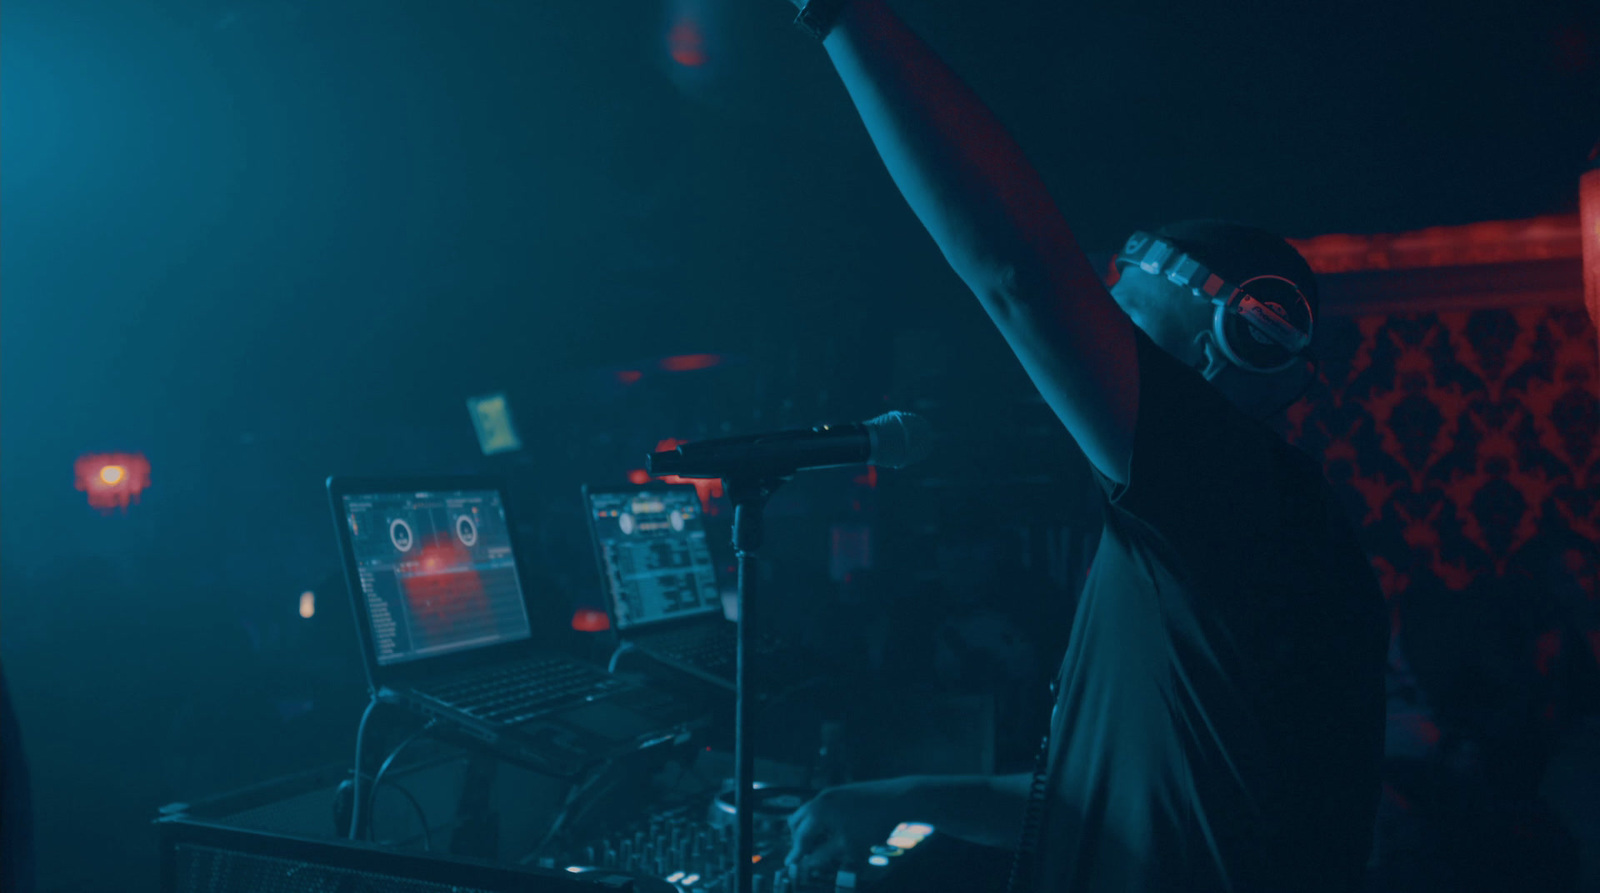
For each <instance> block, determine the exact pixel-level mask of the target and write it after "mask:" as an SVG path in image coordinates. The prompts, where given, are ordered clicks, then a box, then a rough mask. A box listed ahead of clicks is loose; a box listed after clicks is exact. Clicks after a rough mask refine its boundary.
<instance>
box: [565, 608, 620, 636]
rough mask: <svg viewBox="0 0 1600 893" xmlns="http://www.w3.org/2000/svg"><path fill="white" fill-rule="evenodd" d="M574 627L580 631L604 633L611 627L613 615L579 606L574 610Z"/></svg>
mask: <svg viewBox="0 0 1600 893" xmlns="http://www.w3.org/2000/svg"><path fill="white" fill-rule="evenodd" d="M572 628H573V629H575V630H577V631H578V632H580V633H603V632H605V631H606V630H608V629H610V628H611V617H610V616H608V615H607V614H606V612H604V611H597V610H595V609H594V608H579V609H578V610H576V611H574V612H572Z"/></svg>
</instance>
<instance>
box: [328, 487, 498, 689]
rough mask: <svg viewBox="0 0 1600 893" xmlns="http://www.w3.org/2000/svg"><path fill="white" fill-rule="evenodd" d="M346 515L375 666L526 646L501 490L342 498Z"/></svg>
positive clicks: (383, 494)
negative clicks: (487, 647) (495, 646)
mask: <svg viewBox="0 0 1600 893" xmlns="http://www.w3.org/2000/svg"><path fill="white" fill-rule="evenodd" d="M344 508H345V519H346V522H347V523H348V524H349V525H350V535H351V540H352V544H353V546H354V551H355V558H356V567H357V572H358V575H359V579H360V581H361V590H362V593H363V595H364V596H365V602H366V606H367V621H368V623H369V624H370V629H371V631H372V640H373V645H374V650H375V651H376V652H377V659H378V663H379V664H385V665H387V664H394V663H401V662H403V661H409V660H416V659H417V658H422V657H436V656H439V655H442V654H448V653H450V652H453V651H459V650H461V649H464V648H472V647H475V646H483V645H491V644H496V643H500V642H509V641H514V640H517V639H525V638H528V636H529V625H528V611H527V605H526V604H525V603H524V601H523V596H522V583H521V581H520V580H519V579H518V578H517V568H516V563H515V561H514V560H513V557H512V551H511V531H510V529H509V528H508V526H507V524H506V516H505V508H504V506H503V505H502V504H501V502H500V494H499V493H498V492H496V491H493V490H488V491H464V492H437V493H379V494H368V495H359V496H346V497H344Z"/></svg>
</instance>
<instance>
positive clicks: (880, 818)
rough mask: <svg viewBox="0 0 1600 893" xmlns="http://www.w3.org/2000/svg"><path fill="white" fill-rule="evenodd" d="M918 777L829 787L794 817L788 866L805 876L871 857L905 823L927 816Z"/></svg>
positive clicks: (796, 812)
mask: <svg viewBox="0 0 1600 893" xmlns="http://www.w3.org/2000/svg"><path fill="white" fill-rule="evenodd" d="M917 789H918V785H917V782H916V780H915V779H914V778H887V779H883V780H880V781H867V782H860V783H857V784H847V785H840V786H839V787H836V788H828V789H827V790H824V791H823V792H822V793H820V794H818V795H817V796H816V797H814V798H812V800H811V802H809V803H807V804H806V805H804V806H802V807H800V808H799V809H798V810H796V811H795V813H794V815H792V816H790V817H789V834H790V838H791V839H792V840H793V841H794V845H793V846H792V847H791V848H790V850H789V856H788V858H787V859H785V860H784V864H785V865H787V866H789V867H790V870H791V871H797V872H798V873H799V875H800V876H801V877H808V876H813V875H817V874H820V873H822V872H826V871H830V870H832V869H834V868H837V867H839V866H840V865H851V864H854V863H857V862H861V861H863V860H864V859H865V858H866V855H867V853H868V851H869V850H870V849H871V847H872V846H873V845H874V844H880V843H883V841H884V840H885V839H886V838H887V837H888V836H889V832H891V831H893V830H894V828H895V826H896V825H898V824H899V823H900V822H904V821H911V820H917V819H920V818H922V817H921V816H918V815H911V814H910V812H914V811H915V810H916V809H917V803H916V801H917V796H916V792H917Z"/></svg>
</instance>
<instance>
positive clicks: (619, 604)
mask: <svg viewBox="0 0 1600 893" xmlns="http://www.w3.org/2000/svg"><path fill="white" fill-rule="evenodd" d="M589 523H590V524H592V525H594V533H595V542H596V545H597V547H598V548H599V551H600V561H601V564H602V565H603V571H604V573H605V578H606V588H607V590H608V594H609V595H610V597H611V610H612V614H613V615H614V617H615V619H616V625H617V628H618V629H627V628H629V627H634V626H639V625H640V624H647V623H652V622H655V621H661V620H675V619H678V618H682V617H691V616H696V615H700V614H709V613H712V612H717V611H721V610H722V595H721V593H719V592H718V591H717V574H716V565H715V564H714V563H713V560H712V557H711V548H710V546H709V545H707V543H706V531H705V524H704V521H703V520H702V518H701V516H700V498H699V496H698V495H697V494H696V493H695V490H694V488H692V487H684V488H682V489H676V488H662V489H658V490H635V491H623V492H613V493H590V494H589Z"/></svg>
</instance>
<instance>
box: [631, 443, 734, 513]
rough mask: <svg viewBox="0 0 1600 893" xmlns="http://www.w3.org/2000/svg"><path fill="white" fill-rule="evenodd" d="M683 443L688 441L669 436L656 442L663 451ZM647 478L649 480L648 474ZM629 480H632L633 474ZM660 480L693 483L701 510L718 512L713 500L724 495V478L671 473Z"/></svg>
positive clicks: (675, 447) (668, 482)
mask: <svg viewBox="0 0 1600 893" xmlns="http://www.w3.org/2000/svg"><path fill="white" fill-rule="evenodd" d="M682 443H687V441H683V440H675V439H673V438H671V437H669V438H667V439H666V440H663V441H661V442H660V443H658V444H656V452H658V453H663V452H666V451H667V450H675V449H677V448H678V445H679V444H682ZM646 479H647V480H648V476H647V477H646ZM629 480H632V476H631V475H630V476H629ZM658 480H660V481H661V482H662V483H664V484H693V485H694V491H695V494H696V495H697V496H699V497H700V510H701V511H703V512H705V513H706V514H708V515H715V514H717V505H716V503H714V502H712V501H711V500H712V499H715V498H716V497H718V496H721V495H722V480H721V479H720V478H684V477H678V476H677V475H675V474H669V475H665V476H663V477H661V478H658Z"/></svg>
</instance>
